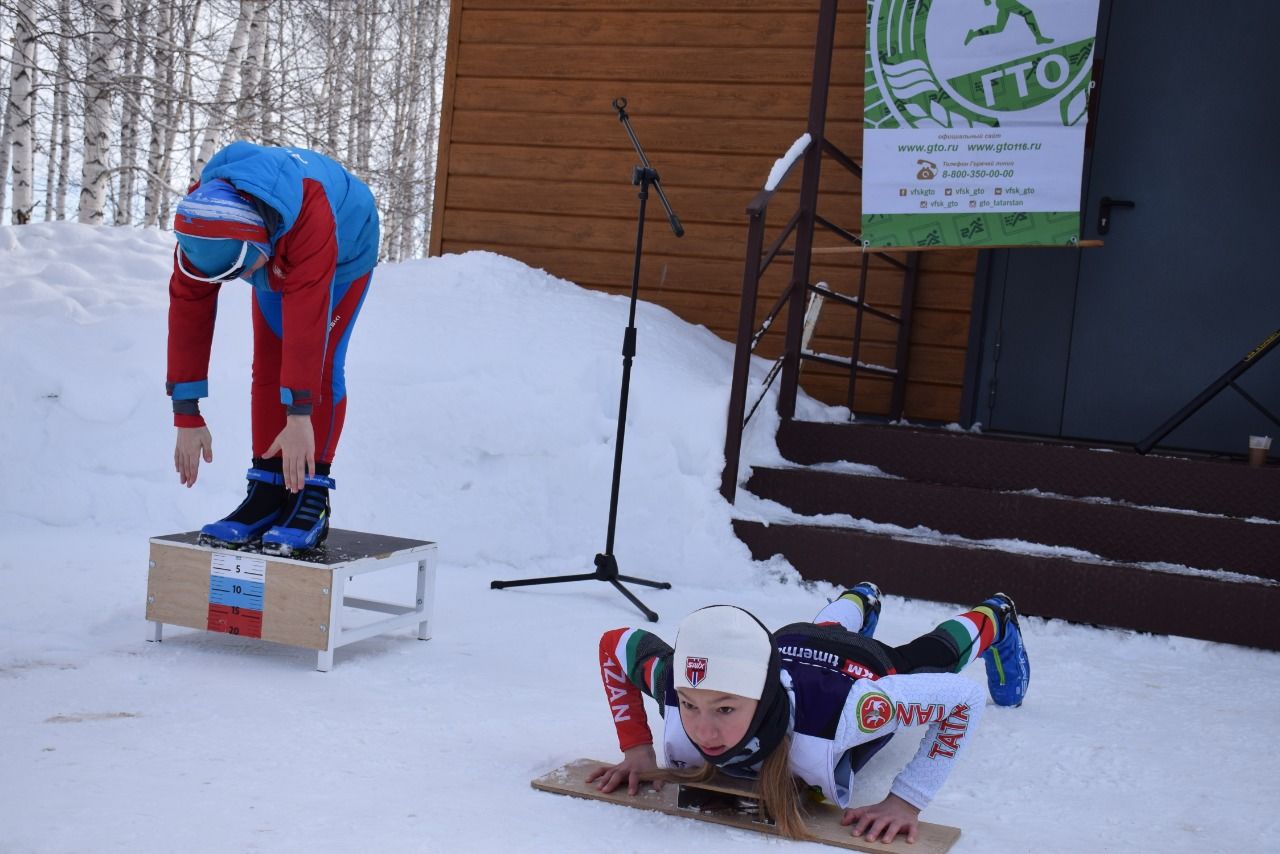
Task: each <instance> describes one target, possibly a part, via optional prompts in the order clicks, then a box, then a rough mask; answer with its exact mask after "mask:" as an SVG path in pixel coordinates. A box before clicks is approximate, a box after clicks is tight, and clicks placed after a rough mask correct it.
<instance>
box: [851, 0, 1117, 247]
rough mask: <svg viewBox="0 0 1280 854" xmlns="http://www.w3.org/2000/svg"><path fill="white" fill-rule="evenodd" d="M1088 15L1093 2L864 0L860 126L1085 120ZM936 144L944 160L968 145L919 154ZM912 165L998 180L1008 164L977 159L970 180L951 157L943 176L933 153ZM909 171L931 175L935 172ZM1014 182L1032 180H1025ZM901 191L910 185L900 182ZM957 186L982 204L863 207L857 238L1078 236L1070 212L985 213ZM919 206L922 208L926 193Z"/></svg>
mask: <svg viewBox="0 0 1280 854" xmlns="http://www.w3.org/2000/svg"><path fill="white" fill-rule="evenodd" d="M1096 18H1097V3H1096V0H1021V2H1020V0H868V4H867V52H866V67H865V91H864V104H865V107H864V128H865V130H866V132H867V133H873V132H877V133H878V132H880V131H892V130H896V129H904V130H905V129H914V130H915V131H933V130H936V131H943V132H947V133H950V132H951V131H952V129H954V130H955V131H956V132H960V133H962V132H963V131H964V129H974V130H973V131H971V132H972V133H980V132H984V129H985V132H986V133H997V131H996V130H994V129H997V128H999V129H1003V130H1001V131H998V133H1009V132H1012V129H1014V128H1040V129H1043V131H1044V132H1045V133H1046V134H1051V133H1053V129H1054V128H1058V129H1062V128H1069V127H1077V126H1080V125H1083V123H1084V121H1085V118H1086V114H1087V108H1088V100H1089V88H1090V77H1091V72H1092V66H1093V49H1094V40H1095V38H1094V35H1095V34H1094V27H1095V22H1096ZM1058 132H1059V133H1061V130H1059V131H1058ZM1024 138H1025V137H1024ZM953 139H955V137H952V138H951V139H948V140H947V141H948V142H951V140H953ZM907 140H908V141H910V142H915V141H920V140H919V139H918V138H915V139H912V138H909V137H908V138H907ZM1036 148H1037V149H1038V148H1039V146H1038V145H1037V146H1036ZM1011 149H1012V146H1011V148H1010V149H996V152H997V153H998V152H1000V151H1002V150H1011ZM878 150H883V149H878ZM899 150H901V149H899ZM917 150H921V149H917ZM935 150H941V151H942V152H943V153H942V155H941V156H942V157H947V156H948V153H949V152H953V151H957V150H962V151H963V150H964V149H957V147H955V146H951V147H948V148H943V147H942V146H937V149H935V148H934V147H930V148H927V149H923V151H924V154H923V157H925V158H929V157H930V156H931V152H934V151H935ZM959 156H963V155H959ZM1006 157H1008V155H1006ZM950 159H952V160H955V159H957V157H955V156H953V157H951V158H950ZM918 162H919V163H920V164H922V168H930V167H936V168H930V172H931V173H932V172H933V171H938V172H939V173H940V175H939V177H940V178H941V179H947V178H951V179H953V180H954V179H955V178H960V179H961V180H964V179H965V178H969V179H973V178H977V179H979V180H981V179H983V178H987V179H989V178H993V177H999V178H1001V179H1003V178H1005V177H1006V176H1005V174H1004V172H1006V171H1007V172H1009V173H1012V172H1013V171H1014V170H1013V169H1012V168H1011V166H1010V164H1003V165H996V166H993V165H990V164H978V165H977V166H976V167H970V169H971V171H970V172H969V173H968V174H967V175H959V174H957V172H956V169H957V167H956V166H955V164H952V172H951V173H950V174H948V173H947V172H946V171H944V170H946V166H945V164H942V161H940V160H938V158H937V157H934V158H933V160H930V161H928V162H926V161H924V160H920V161H918ZM958 168H959V170H964V169H965V168H966V167H965V166H963V165H960V166H959V167H958ZM991 169H1000V170H1003V171H1002V173H1001V174H1000V175H999V176H995V175H992V174H990V172H989V171H987V170H991ZM974 172H977V173H979V174H974ZM1020 174H1025V173H1020ZM915 177H917V178H920V179H924V178H926V177H927V178H929V179H932V178H933V177H934V175H933V174H929V175H927V176H925V175H916V176H915ZM1059 178H1061V176H1059ZM1022 180H1024V181H1025V180H1032V181H1034V180H1035V179H1034V178H1032V177H1031V176H1029V175H1028V176H1027V177H1026V178H1024V179H1022ZM901 186H902V187H903V188H906V187H911V186H918V185H914V184H910V183H907V182H905V181H904V183H903V184H902V185H901ZM1006 186H1007V185H1006ZM1022 186H1027V185H1025V184H1023V185H1022ZM1030 186H1032V187H1035V186H1036V185H1035V184H1034V183H1033V184H1031V185H1030ZM1058 186H1060V184H1059V185H1058ZM900 192H901V193H902V194H903V195H905V194H906V191H905V190H900ZM912 192H913V193H914V192H915V191H914V190H913V191H912ZM955 192H956V195H955V196H953V197H952V198H954V199H960V200H962V201H965V202H967V203H968V205H969V207H971V208H972V207H974V206H975V204H976V205H977V206H978V207H979V209H978V210H970V211H967V212H964V213H961V212H960V211H958V210H954V211H943V210H938V211H933V210H930V211H929V212H924V211H921V212H920V213H886V212H880V213H871V214H864V216H863V221H862V225H863V234H862V237H863V240H864V242H866V243H867V244H869V245H875V246H927V245H950V246H983V245H998V244H1022V243H1026V244H1030V243H1053V244H1064V243H1074V242H1075V240H1076V239H1077V238H1078V236H1079V235H1078V232H1079V211H1078V210H1073V211H1049V212H1044V211H1013V210H1004V211H996V210H992V211H984V210H981V207H983V206H984V203H983V202H980V201H979V202H975V201H969V199H972V198H974V196H965V195H963V194H964V193H965V192H966V191H965V190H963V189H956V191H955ZM973 192H978V191H973ZM995 192H996V193H997V194H998V193H999V192H1000V191H999V190H996V191H995ZM1008 192H1010V191H1009V190H1006V193H1008ZM1012 192H1015V193H1016V192H1018V191H1017V190H1013V191H1012ZM1029 192H1032V193H1033V192H1034V189H1032V190H1030V191H1029ZM947 195H951V191H950V190H948V191H947ZM944 198H945V197H944ZM988 198H990V197H988ZM1003 198H1005V199H1008V198H1010V197H1009V196H1008V195H1006V196H1004V197H1003ZM994 204H1000V202H998V201H997V202H995V203H994ZM952 206H954V205H952ZM920 207H921V208H924V207H926V204H925V202H924V201H923V200H922V201H921V203H920ZM929 207H931V208H932V207H937V205H936V204H934V203H930V205H929Z"/></svg>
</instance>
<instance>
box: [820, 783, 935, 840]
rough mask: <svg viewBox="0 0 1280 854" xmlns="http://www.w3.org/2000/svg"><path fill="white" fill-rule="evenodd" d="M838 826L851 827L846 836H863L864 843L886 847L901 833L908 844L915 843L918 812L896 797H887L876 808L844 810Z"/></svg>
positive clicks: (918, 822)
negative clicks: (880, 843)
mask: <svg viewBox="0 0 1280 854" xmlns="http://www.w3.org/2000/svg"><path fill="white" fill-rule="evenodd" d="M854 822H857V824H854ZM840 823H841V824H844V825H850V824H854V826H853V829H852V830H851V831H849V832H850V833H851V834H853V835H854V836H862V834H863V833H864V832H865V833H866V834H867V835H866V837H865V838H866V840H867V841H868V842H876V841H880V842H883V843H885V844H888V843H890V842H892V841H893V840H894V838H895V837H896V836H897V835H898V834H899V833H905V834H906V835H907V841H908V842H915V841H916V833H917V832H918V831H919V830H920V810H918V809H916V808H915V807H913V806H911V804H909V803H907V802H906V801H904V800H903V799H902V798H900V797H898V796H897V795H889V796H888V797H887V798H885V799H884V800H883V801H881V802H880V803H878V804H870V805H868V806H865V807H854V808H853V809H847V810H845V811H844V818H842V819H840ZM877 837H878V840H877Z"/></svg>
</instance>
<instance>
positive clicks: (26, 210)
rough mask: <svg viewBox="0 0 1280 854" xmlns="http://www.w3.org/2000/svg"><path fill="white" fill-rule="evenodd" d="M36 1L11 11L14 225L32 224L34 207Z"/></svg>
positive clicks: (10, 142) (23, 1) (27, 0)
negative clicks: (12, 21)
mask: <svg viewBox="0 0 1280 854" xmlns="http://www.w3.org/2000/svg"><path fill="white" fill-rule="evenodd" d="M35 19H36V15H35V0H21V2H19V3H18V4H17V7H16V8H15V10H14V24H13V74H12V77H11V78H10V81H9V106H8V111H9V120H8V127H9V140H8V146H6V147H10V146H11V151H12V155H11V156H12V158H13V208H12V211H13V222H14V224H15V225H23V224H25V223H27V222H30V221H31V213H32V211H33V209H34V207H35V199H34V197H33V195H32V187H31V180H32V177H33V172H34V171H35V149H34V146H35V124H34V123H35V109H34V107H35V99H34V97H33V87H34V83H35V73H36V25H35Z"/></svg>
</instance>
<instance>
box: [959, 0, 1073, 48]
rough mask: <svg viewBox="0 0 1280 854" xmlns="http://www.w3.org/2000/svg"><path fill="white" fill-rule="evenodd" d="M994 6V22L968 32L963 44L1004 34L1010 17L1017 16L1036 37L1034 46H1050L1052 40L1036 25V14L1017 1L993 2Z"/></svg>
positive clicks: (989, 1) (989, 3)
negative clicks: (995, 10) (984, 37)
mask: <svg viewBox="0 0 1280 854" xmlns="http://www.w3.org/2000/svg"><path fill="white" fill-rule="evenodd" d="M982 3H983V5H984V6H990V5H991V0H982ZM995 4H996V9H997V12H996V22H995V23H994V24H991V25H990V26H987V27H980V28H979V29H976V30H969V34H968V35H966V36H965V37H964V43H965V44H968V43H969V42H971V41H973V40H974V39H976V38H978V37H979V36H992V35H995V34H996V33H1000V32H1004V28H1005V25H1006V24H1008V23H1009V16H1010V15H1017V16H1019V17H1021V18H1022V19H1023V20H1024V21H1026V22H1027V28H1028V29H1029V30H1031V34H1032V35H1033V36H1035V37H1036V44H1050V43H1052V42H1053V39H1051V38H1049V37H1048V36H1046V35H1045V34H1044V33H1042V32H1040V25H1039V24H1037V23H1036V13H1035V12H1032V11H1031V10H1030V9H1028V8H1027V7H1026V6H1024V5H1023V4H1021V3H1019V2H1018V0H995Z"/></svg>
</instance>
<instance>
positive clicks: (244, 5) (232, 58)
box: [191, 0, 261, 177]
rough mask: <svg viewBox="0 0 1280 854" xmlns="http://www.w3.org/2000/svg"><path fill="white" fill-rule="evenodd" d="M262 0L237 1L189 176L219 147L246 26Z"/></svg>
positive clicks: (196, 174) (246, 40) (195, 174)
mask: <svg viewBox="0 0 1280 854" xmlns="http://www.w3.org/2000/svg"><path fill="white" fill-rule="evenodd" d="M260 3H261V0H240V15H239V17H238V18H237V19H236V30H235V35H233V36H232V37H231V46H230V47H229V48H228V49H227V57H226V60H224V62H223V63H222V76H221V77H220V78H219V79H218V92H217V94H216V95H214V97H213V104H212V108H211V109H210V111H209V121H208V123H207V124H206V125H205V129H204V138H203V141H202V142H201V143H200V153H199V154H198V155H197V156H196V160H195V163H194V164H193V168H192V170H191V173H192V177H199V175H200V173H201V172H202V171H204V164H206V163H208V162H209V158H210V157H212V156H213V152H214V151H215V150H216V149H217V147H218V142H219V141H220V139H221V137H222V130H223V128H225V127H227V126H228V124H229V122H228V117H227V114H228V112H230V108H231V106H232V100H231V93H232V92H233V91H234V90H235V86H236V81H237V79H238V78H239V76H240V63H241V61H242V58H243V57H244V53H245V49H246V48H247V47H248V45H249V29H250V27H251V26H252V25H253V19H254V18H255V17H256V16H257V14H258V6H259V5H260Z"/></svg>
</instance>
